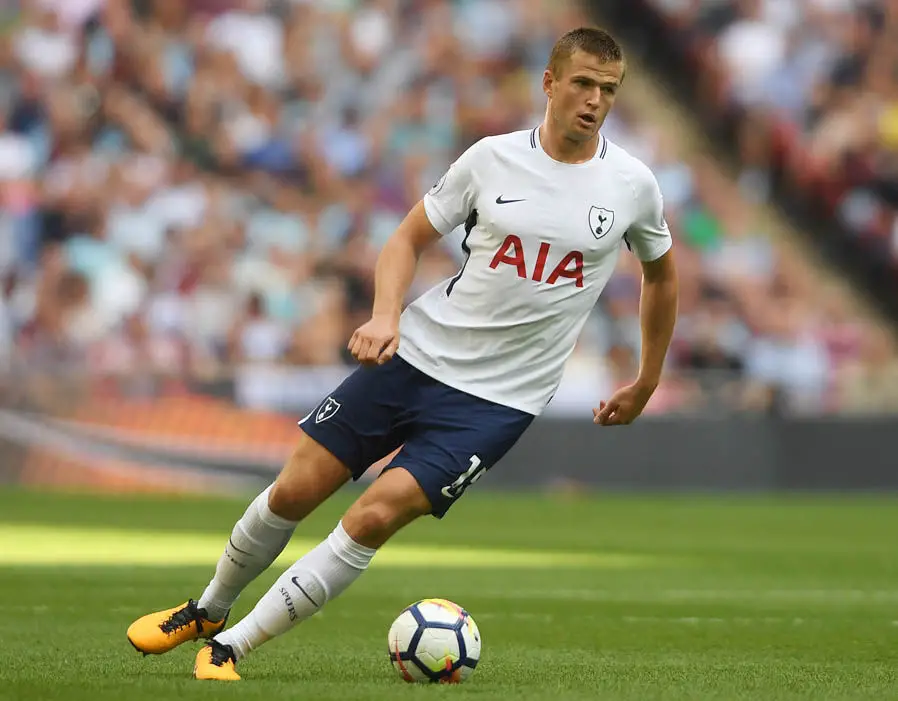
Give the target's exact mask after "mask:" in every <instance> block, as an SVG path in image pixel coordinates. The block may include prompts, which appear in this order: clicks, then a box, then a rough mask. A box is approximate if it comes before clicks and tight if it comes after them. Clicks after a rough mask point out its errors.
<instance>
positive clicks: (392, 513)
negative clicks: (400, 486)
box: [343, 501, 423, 548]
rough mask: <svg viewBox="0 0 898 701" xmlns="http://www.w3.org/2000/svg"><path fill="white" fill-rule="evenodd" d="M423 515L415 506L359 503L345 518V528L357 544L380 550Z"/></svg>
mask: <svg viewBox="0 0 898 701" xmlns="http://www.w3.org/2000/svg"><path fill="white" fill-rule="evenodd" d="M422 515H423V514H422V513H421V510H420V509H417V508H415V507H414V506H413V505H398V504H391V503H387V502H381V501H375V502H369V503H358V502H357V503H356V504H355V505H353V507H352V508H350V509H349V511H348V512H347V513H346V515H345V516H344V517H343V527H344V528H345V529H346V532H347V533H348V534H349V536H350V537H351V538H352V539H353V540H355V541H356V542H357V543H359V544H361V545H365V546H367V547H370V548H379V547H380V546H381V545H383V544H384V543H386V542H387V541H388V540H389V539H390V538H391V537H392V536H393V535H394V534H395V533H396V532H397V531H399V530H400V529H401V528H402V527H403V526H405V525H407V524H409V523H411V522H412V521H413V520H415V519H416V518H417V517H418V516H422Z"/></svg>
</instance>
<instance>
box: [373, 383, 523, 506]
mask: <svg viewBox="0 0 898 701" xmlns="http://www.w3.org/2000/svg"><path fill="white" fill-rule="evenodd" d="M533 418H534V417H533V416H532V415H531V414H527V413H525V412H522V411H518V410H517V409H512V408H510V407H506V406H502V405H499V404H494V403H492V402H487V401H485V400H482V399H478V398H476V397H472V396H470V395H466V394H463V393H457V392H456V391H455V390H449V391H448V392H447V396H446V397H444V401H442V402H435V403H432V404H431V408H430V409H429V410H428V412H427V416H426V417H425V418H424V420H423V421H422V422H421V423H420V424H419V425H417V426H416V430H415V432H414V434H413V435H412V436H411V437H410V438H409V440H407V441H406V442H405V444H404V445H403V447H402V450H400V451H399V453H398V454H397V455H396V456H395V457H394V458H393V459H392V460H391V461H390V463H389V464H388V465H387V467H386V468H385V469H386V470H390V469H392V468H394V467H402V468H405V470H406V471H408V472H409V473H410V474H411V476H412V477H414V478H415V480H416V481H417V482H418V484H419V486H420V487H421V490H422V492H423V493H424V494H425V495H426V496H427V499H428V501H429V502H430V505H431V510H430V513H431V514H432V515H434V516H436V517H437V518H442V517H443V516H444V515H445V514H446V512H447V511H448V510H449V508H450V507H451V506H452V505H453V504H454V503H455V502H456V501H457V500H458V499H459V498H460V497H461V496H462V495H463V494H464V493H465V492H466V491H467V490H468V488H470V487H471V485H473V484H475V483H476V482H477V481H478V480H480V479H481V478H482V477H483V476H484V475H485V474H486V472H487V471H488V470H489V469H490V468H491V467H492V466H493V465H495V464H496V463H497V462H498V461H499V460H500V459H502V457H503V456H504V455H505V454H506V453H507V452H508V451H509V450H511V448H512V446H514V444H515V443H516V442H517V441H518V439H519V438H520V437H521V436H522V435H523V434H524V432H525V431H526V430H527V428H528V427H529V426H530V424H531V423H532V421H533Z"/></svg>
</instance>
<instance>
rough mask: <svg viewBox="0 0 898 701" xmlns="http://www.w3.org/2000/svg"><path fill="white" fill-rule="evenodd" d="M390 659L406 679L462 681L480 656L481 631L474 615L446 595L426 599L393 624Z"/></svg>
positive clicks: (406, 611)
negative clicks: (448, 599)
mask: <svg viewBox="0 0 898 701" xmlns="http://www.w3.org/2000/svg"><path fill="white" fill-rule="evenodd" d="M387 639H388V643H389V647H390V660H391V661H392V663H393V668H394V669H395V670H396V671H397V672H398V673H399V676H401V677H402V678H403V679H404V680H405V681H407V682H410V683H413V682H439V683H443V684H458V683H460V682H463V681H465V679H467V678H468V677H470V676H471V674H472V672H473V671H474V668H475V667H476V666H477V662H478V661H479V660H480V644H481V643H480V631H479V630H478V629H477V624H476V623H474V619H473V618H471V615H470V614H469V613H468V612H467V611H465V610H464V609H463V608H462V607H461V606H459V605H458V604H454V603H452V602H451V601H447V600H446V599H423V600H421V601H418V602H416V603H414V604H412V605H411V606H409V607H408V608H406V609H405V610H404V611H403V612H402V613H400V614H399V616H398V617H397V618H396V620H395V621H394V622H393V625H392V626H390V632H389V635H388V638H387Z"/></svg>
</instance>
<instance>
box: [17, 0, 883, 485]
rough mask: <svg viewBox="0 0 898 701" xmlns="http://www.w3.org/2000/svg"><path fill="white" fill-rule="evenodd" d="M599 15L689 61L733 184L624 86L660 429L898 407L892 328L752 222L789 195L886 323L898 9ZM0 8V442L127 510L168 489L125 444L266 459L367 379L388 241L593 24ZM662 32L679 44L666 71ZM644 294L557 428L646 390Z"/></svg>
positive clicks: (629, 6) (604, 304)
mask: <svg viewBox="0 0 898 701" xmlns="http://www.w3.org/2000/svg"><path fill="white" fill-rule="evenodd" d="M600 4H601V6H602V11H603V13H604V17H606V18H607V19H608V20H609V21H611V22H612V25H613V27H614V28H615V29H619V30H620V32H621V33H622V36H625V37H627V38H628V39H629V40H630V41H631V42H632V44H631V53H632V54H633V56H634V57H639V58H640V60H642V59H645V62H644V63H642V64H640V67H639V70H643V69H644V68H646V67H651V66H653V65H654V64H653V58H656V57H662V58H663V57H665V56H666V57H671V56H675V57H676V59H677V61H681V62H682V63H680V64H678V65H680V66H681V68H679V69H678V70H680V71H681V72H682V71H685V70H688V72H687V73H686V74H685V75H684V76H682V77H683V80H686V81H692V83H693V84H694V86H695V91H684V93H683V96H684V97H685V96H687V93H688V96H689V98H690V99H692V100H698V102H693V103H689V104H692V106H693V109H694V114H693V116H694V118H695V119H696V120H698V123H699V124H701V125H708V124H710V125H711V126H710V127H707V128H708V130H709V132H710V133H712V134H713V135H715V136H718V137H720V139H721V141H720V143H726V144H728V145H729V146H728V148H730V149H731V153H732V154H735V157H736V158H737V159H738V164H739V170H738V176H737V177H736V178H730V177H727V176H726V175H724V170H723V169H722V167H721V165H720V164H719V163H717V162H715V161H713V160H712V159H708V158H707V157H703V156H696V155H694V154H692V153H689V152H687V150H686V149H684V148H683V147H681V143H680V140H679V137H678V132H677V125H676V124H671V123H667V122H665V121H664V120H662V119H660V118H659V113H657V112H656V111H653V110H644V109H640V107H639V104H638V100H635V99H632V98H628V96H627V90H626V89H625V90H624V91H623V93H622V97H621V99H620V101H619V106H618V107H617V108H616V110H615V112H614V113H613V114H612V117H611V118H610V119H609V121H608V123H607V124H606V127H605V133H606V134H607V135H608V136H609V137H610V138H611V139H613V140H616V141H618V142H620V143H621V144H622V145H623V146H625V147H626V148H628V149H630V150H631V151H632V152H634V153H635V154H637V155H639V156H640V157H641V158H643V159H644V160H646V161H647V162H648V163H649V164H650V165H651V166H652V167H653V169H654V170H655V172H656V174H657V175H658V178H659V181H660V184H661V187H662V190H663V192H664V194H665V198H666V204H667V209H668V220H669V222H670V224H671V226H672V230H673V232H674V236H675V238H676V240H677V244H678V256H679V261H680V267H681V277H682V284H683V290H682V303H681V318H680V323H679V326H678V330H677V334H676V338H675V341H674V345H673V348H672V350H671V355H670V361H669V364H668V368H667V371H666V374H665V378H664V380H663V383H662V386H661V387H660V388H659V391H658V393H657V395H656V396H655V397H654V398H653V400H652V403H651V404H650V406H649V410H648V413H649V414H654V415H665V416H668V415H687V416H702V415H704V416H715V417H719V416H721V415H729V414H746V413H747V414H765V415H769V414H774V415H791V416H794V415H808V414H811V415H819V414H827V415H835V414H846V413H851V414H856V413H865V414H871V413H872V414H893V413H895V412H896V411H898V359H896V345H895V340H894V337H893V335H892V333H891V331H889V330H888V329H886V328H884V327H883V325H882V324H881V323H880V322H878V320H877V319H878V317H876V316H875V315H871V314H867V313H862V310H858V309H857V308H856V306H855V305H854V302H853V297H852V296H850V295H846V294H844V293H843V292H842V291H841V288H840V287H839V286H838V285H828V284H827V285H824V284H822V283H821V280H823V279H824V278H825V277H826V275H830V276H831V274H832V273H831V272H828V273H827V274H826V275H823V274H822V273H821V272H820V271H819V269H817V268H815V263H814V262H813V261H811V260H810V259H808V258H807V257H805V256H802V255H801V254H800V252H797V249H795V248H794V247H789V246H784V245H781V244H780V242H778V241H777V240H776V237H775V236H773V235H772V233H771V231H770V230H769V229H768V227H767V225H766V224H765V214H764V209H765V205H766V204H767V203H768V201H769V199H770V198H771V197H774V198H780V199H782V200H783V203H784V204H783V203H781V204H782V206H783V208H784V209H785V210H786V211H790V207H789V202H792V205H793V206H792V208H791V211H793V212H796V211H797V213H798V214H799V215H801V216H803V217H804V219H802V220H801V221H802V226H807V227H808V228H809V229H810V230H811V233H818V232H819V236H820V237H821V239H823V237H824V236H825V237H826V240H827V242H828V243H827V245H828V246H829V248H830V249H831V250H832V251H835V252H836V253H837V254H838V255H842V258H839V257H838V255H837V256H836V257H835V258H831V260H830V263H831V264H835V265H841V264H842V263H844V264H845V266H846V270H855V271H857V270H859V269H860V268H858V266H860V265H863V264H865V262H866V261H869V260H870V256H874V257H875V260H874V261H873V262H870V263H869V266H871V267H869V268H864V270H865V271H867V272H866V273H865V274H864V279H865V281H867V282H870V283H871V285H869V286H868V287H869V288H870V289H868V290H867V291H868V292H869V293H870V294H873V295H877V294H878V295H879V300H880V301H881V302H882V304H881V306H882V307H883V308H889V302H890V301H898V295H895V299H894V300H891V299H890V298H888V297H886V298H883V296H884V295H888V294H892V292H889V290H893V289H894V288H890V287H888V283H887V282H886V279H887V277H888V276H886V275H885V274H884V272H883V271H884V270H888V271H889V274H891V275H894V276H895V278H894V279H898V274H896V270H898V268H896V267H895V265H894V264H895V261H896V260H898V219H896V213H895V205H896V202H895V195H896V193H895V189H896V184H898V181H896V144H898V130H896V127H895V119H896V116H895V115H896V114H898V112H896V109H898V107H896V105H898V102H896V100H898V93H896V92H895V91H896V85H898V82H896V81H895V80H894V75H893V73H894V66H892V63H890V61H893V59H894V56H895V55H896V54H895V51H896V48H895V47H896V46H898V42H891V43H890V42H889V40H888V39H889V37H893V36H894V33H892V34H889V33H888V32H890V31H892V29H891V24H889V23H888V22H886V21H885V19H884V17H885V16H886V14H885V13H884V12H878V11H875V10H869V9H867V8H868V6H869V5H871V4H870V3H852V2H850V1H849V0H844V1H843V2H836V1H834V0H833V1H828V2H822V1H821V0H815V1H811V0H808V1H806V2H801V3H797V2H789V1H786V0H784V1H783V2H777V1H776V0H768V1H767V2H766V3H758V2H742V1H740V2H728V1H725V0H715V1H705V2H700V1H691V0H652V1H651V2H650V1H649V0H626V1H624V0H621V2H603V3H600ZM892 4H893V5H894V3H892ZM798 5H801V6H802V7H804V8H805V9H806V10H807V11H808V12H811V13H812V14H810V15H808V16H809V17H810V18H812V19H810V20H808V21H803V22H799V21H798V20H797V19H796V15H795V8H794V7H792V6H796V7H797V6H798ZM855 5H858V7H860V8H861V9H859V10H857V11H855V10H853V9H852V8H853V7H854V6H855ZM861 6H862V7H861ZM0 7H2V9H0V12H2V13H3V15H2V21H3V26H4V30H5V32H4V41H3V43H2V45H0V46H2V48H0V69H2V71H0V104H2V109H0V197H2V199H3V206H2V209H0V274H2V290H0V366H2V369H3V370H2V373H0V379H2V392H3V397H4V402H3V404H4V405H5V407H6V411H4V412H3V417H2V420H0V432H2V435H0V440H3V441H4V446H6V450H7V453H10V452H11V451H16V450H18V451H20V452H21V451H22V450H24V457H23V459H22V460H21V461H19V462H17V463H15V464H17V465H25V467H24V468H21V469H18V468H17V471H16V474H17V475H18V476H19V478H22V479H25V478H24V477H22V475H27V479H31V480H33V481H54V480H55V481H60V480H64V479H66V476H67V475H71V476H72V479H73V480H80V481H82V482H83V481H84V480H85V479H88V478H86V477H85V470H88V471H89V470H94V471H95V472H97V473H98V474H99V476H97V477H96V481H98V482H102V483H104V484H109V483H116V484H120V486H127V487H129V488H137V487H138V486H140V485H144V486H152V485H153V484H165V485H167V486H168V487H171V486H172V485H175V484H177V483H178V478H177V473H172V474H170V475H168V477H167V478H166V477H165V475H164V474H163V473H161V472H160V471H159V470H155V469H154V470H152V471H151V472H152V479H151V478H150V477H147V478H146V479H141V478H138V477H135V475H140V474H141V466H140V464H138V463H139V461H135V460H134V459H133V456H131V455H130V454H129V453H128V452H127V450H126V449H125V448H126V447H127V445H128V444H129V441H132V442H134V441H136V442H138V443H140V445H142V446H144V447H145V446H147V445H152V444H156V445H162V444H164V445H165V446H168V447H171V446H175V447H177V446H178V445H181V444H191V445H192V446H194V447H197V446H207V445H214V446H215V448H214V450H212V451H211V453H209V455H208V456H207V457H208V459H209V460H211V461H213V462H215V463H216V465H218V466H220V465H221V464H222V462H223V461H224V462H228V461H229V460H230V461H232V462H234V464H237V463H240V464H243V465H246V464H247V463H252V464H254V465H256V466H257V467H258V471H259V472H260V473H263V472H265V471H266V470H271V469H275V468H276V466H277V465H278V464H279V463H280V461H281V459H282V457H283V455H284V454H285V451H286V450H289V445H290V443H291V442H292V440H293V439H294V436H295V430H296V429H295V424H294V422H295V419H296V418H297V417H298V416H301V415H303V414H304V413H305V412H306V411H308V410H309V409H310V408H311V407H312V406H313V405H314V404H315V403H316V402H317V401H318V400H319V399H320V398H321V395H322V394H323V393H325V392H326V391H327V390H328V389H329V388H330V387H332V386H333V385H334V384H335V383H336V382H337V381H339V379H341V378H342V377H343V376H344V375H345V374H346V373H347V372H349V371H350V369H351V365H350V363H349V358H348V357H347V354H346V352H345V350H344V348H345V344H346V341H347V339H348V338H349V335H350V334H351V332H352V330H353V329H354V328H355V327H356V326H357V325H358V324H359V323H361V322H362V321H363V320H364V319H365V318H366V315H367V314H368V313H369V311H370V305H371V302H372V291H373V290H372V285H373V266H374V262H375V260H376V256H377V252H378V250H379V248H380V246H381V245H382V244H383V242H384V241H385V240H386V238H387V237H388V236H389V235H390V234H391V233H392V231H393V230H394V228H395V227H396V225H397V224H398V223H399V222H400V221H401V218H402V217H403V216H404V214H405V212H406V211H407V210H408V208H409V207H410V206H411V205H412V204H413V203H414V202H415V201H416V200H417V199H418V198H419V197H420V196H421V194H422V193H423V192H424V191H426V190H427V188H428V187H429V186H430V185H431V184H432V183H433V182H434V181H435V180H436V179H438V177H439V176H440V175H441V173H442V172H443V171H444V170H445V168H446V167H447V165H448V164H449V163H450V162H451V161H452V160H453V159H454V158H455V157H456V156H457V155H458V154H459V153H460V152H461V151H462V150H463V149H465V148H466V147H468V146H469V145H470V144H472V143H474V142H475V141H476V140H477V139H479V138H481V137H483V136H486V135H489V134H493V133H498V132H503V131H510V130H514V129H522V128H529V127H531V126H532V125H535V124H537V123H538V122H539V121H540V120H541V119H542V116H543V110H544V105H545V102H544V99H545V98H544V95H543V94H542V91H541V87H540V81H541V74H542V70H543V67H544V65H545V62H546V59H547V56H548V52H549V50H550V48H551V46H552V43H553V42H554V40H555V38H557V36H558V35H560V34H561V33H563V32H564V31H566V30H567V29H569V28H571V27H574V26H577V25H580V24H591V23H593V21H594V20H593V16H592V15H591V14H590V12H591V7H589V6H581V5H580V4H579V3H574V2H570V1H561V0H455V1H449V0H368V1H363V0H321V1H320V2H311V1H309V0H281V1H280V2H277V1H274V2H266V1H265V0H133V1H129V0H31V1H30V2H22V3H21V4H18V3H9V2H4V3H0ZM759 8H761V9H759ZM790 8H791V9H790ZM639 13H645V14H644V17H645V21H643V22H642V23H641V24H640V23H639V22H637V20H636V18H637V16H638V15H639ZM758 13H762V14H760V15H759V14H758ZM896 16H898V13H896ZM849 18H854V20H853V21H852V22H848V21H847V20H848V19H849ZM652 31H654V32H660V36H663V37H664V38H665V39H666V42H665V43H660V42H659V43H658V44H657V47H656V45H655V43H652V44H651V46H652V50H649V44H648V42H647V40H648V39H649V38H651V39H652V42H654V41H655V40H656V37H655V35H653V34H651V33H650V32H652ZM893 44H894V45H893ZM868 57H874V58H873V59H872V60H869V61H867V60H865V59H867V58H868ZM883 57H889V58H883ZM773 58H776V59H777V60H776V61H773V60H772V59H773ZM687 66H688V67H690V68H688V69H687V68H685V67H687ZM634 73H635V75H633V76H632V78H628V80H632V81H640V80H646V79H647V78H648V76H644V77H640V76H639V75H638V73H639V71H634ZM658 76H659V77H661V82H662V83H663V82H665V81H666V78H664V73H663V72H659V73H658ZM812 86H813V87H812ZM803 87H807V89H806V90H804V91H802V90H801V89H799V88H803ZM889 100H891V103H890V102H889ZM727 139H729V141H727ZM788 197H791V198H792V200H788V201H787V199H785V198H788ZM796 202H797V203H798V204H797V205H796V204H795V203H796ZM818 202H819V203H820V204H819V205H818V204H816V203H818ZM809 203H810V204H809ZM807 210H811V211H813V212H814V213H815V214H816V215H817V216H816V218H813V217H812V218H811V219H810V220H809V219H808V216H807ZM808 221H810V223H807V222H808ZM834 221H835V222H837V223H838V226H836V227H833V224H832V223H833V222H834ZM833 229H835V230H833ZM459 240H460V238H459V237H458V236H451V237H449V238H448V240H447V241H446V245H444V246H440V247H437V248H435V249H434V250H432V251H431V252H430V253H429V254H428V255H426V257H425V259H424V260H423V261H422V264H421V267H420V272H419V277H418V280H417V282H416V284H415V286H414V288H413V290H412V295H417V294H419V293H420V292H421V291H422V290H423V289H426V288H427V287H429V286H430V285H432V284H434V283H435V282H437V281H439V280H441V279H444V278H446V277H449V276H451V275H452V274H454V272H455V270H456V269H457V266H458V265H459V264H460V261H461V255H462V253H461V250H460V248H459V246H458V243H459ZM857 249H863V250H862V251H860V252H859V251H858V250H857ZM877 285H878V286H877ZM865 289H867V288H865ZM638 298H639V268H638V264H637V263H636V261H635V259H633V257H632V256H622V259H621V263H620V267H619V269H618V271H617V272H616V274H615V275H614V277H613V279H612V280H611V282H610V283H609V285H608V288H607V290H606V292H605V294H604V295H603V298H602V300H601V302H600V305H599V306H598V307H597V309H596V311H595V314H594V318H593V319H592V322H591V323H590V324H589V325H588V327H587V329H586V330H585V333H584V337H583V340H582V343H581V344H580V346H579V347H578V349H577V351H576V353H575V355H574V357H573V358H572V359H571V362H570V365H569V367H568V371H567V373H566V375H565V379H564V382H563V385H562V387H561V389H560V390H559V392H558V394H557V396H556V398H555V400H554V401H553V404H552V405H551V407H550V411H549V412H548V413H549V415H550V416H557V417H562V418H563V417H582V416H587V417H588V416H589V415H590V414H589V412H590V408H591V406H592V405H593V404H595V403H596V400H597V399H598V398H601V397H602V396H605V395H607V394H608V393H609V392H611V391H612V390H613V389H614V388H615V387H617V386H619V385H620V384H621V383H624V382H627V381H629V380H630V379H631V378H632V376H633V373H634V371H635V367H636V362H637V359H638V354H639V325H638V317H637V312H638ZM35 416H40V417H42V418H41V420H40V421H38V422H35V421H34V417H35ZM51 417H52V418H51ZM23 421H25V422H27V425H26V424H24V423H22V422H23ZM76 429H77V431H78V435H77V436H75V437H73V433H72V432H73V431H75V430H76ZM26 435H27V436H28V437H29V438H28V439H27V440H25V439H23V436H26ZM110 436H114V437H115V439H116V441H118V444H119V447H118V448H117V449H114V450H111V449H109V447H108V445H107V444H105V443H102V442H103V440H105V439H107V438H109V437H110ZM72 441H75V442H76V444H77V445H74V447H73V443H72ZM99 444H102V445H103V451H105V452H103V457H102V460H100V459H99V458H98V457H97V450H98V448H97V446H98V445H99ZM123 445H124V446H125V448H122V446H123ZM23 446H24V448H23ZM63 446H67V449H68V450H69V453H70V454H69V455H68V456H67V457H66V458H65V459H62V458H60V457H59V454H60V449H61V447H63ZM75 448H77V450H75ZM210 450H211V449H210ZM216 451H217V452H216ZM207 452H208V451H207ZM79 455H81V456H82V457H80V458H79V457H78V456H79ZM84 456H90V458H89V459H88V458H87V457H84ZM225 458H226V459H225ZM147 460H149V462H153V460H156V461H160V460H161V461H163V462H164V457H163V458H160V457H159V456H158V455H157V456H155V457H152V458H147ZM6 462H7V463H8V464H12V463H13V462H15V461H6ZM200 462H202V460H200ZM101 463H102V464H101ZM76 464H77V467H78V469H75V465H76ZM0 471H2V470H0ZM76 473H77V474H76ZM202 475H203V471H202V469H199V470H198V471H197V472H196V473H195V476H196V479H197V480H202V478H203V477H202ZM91 479H93V478H91ZM153 480H156V482H153Z"/></svg>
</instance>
